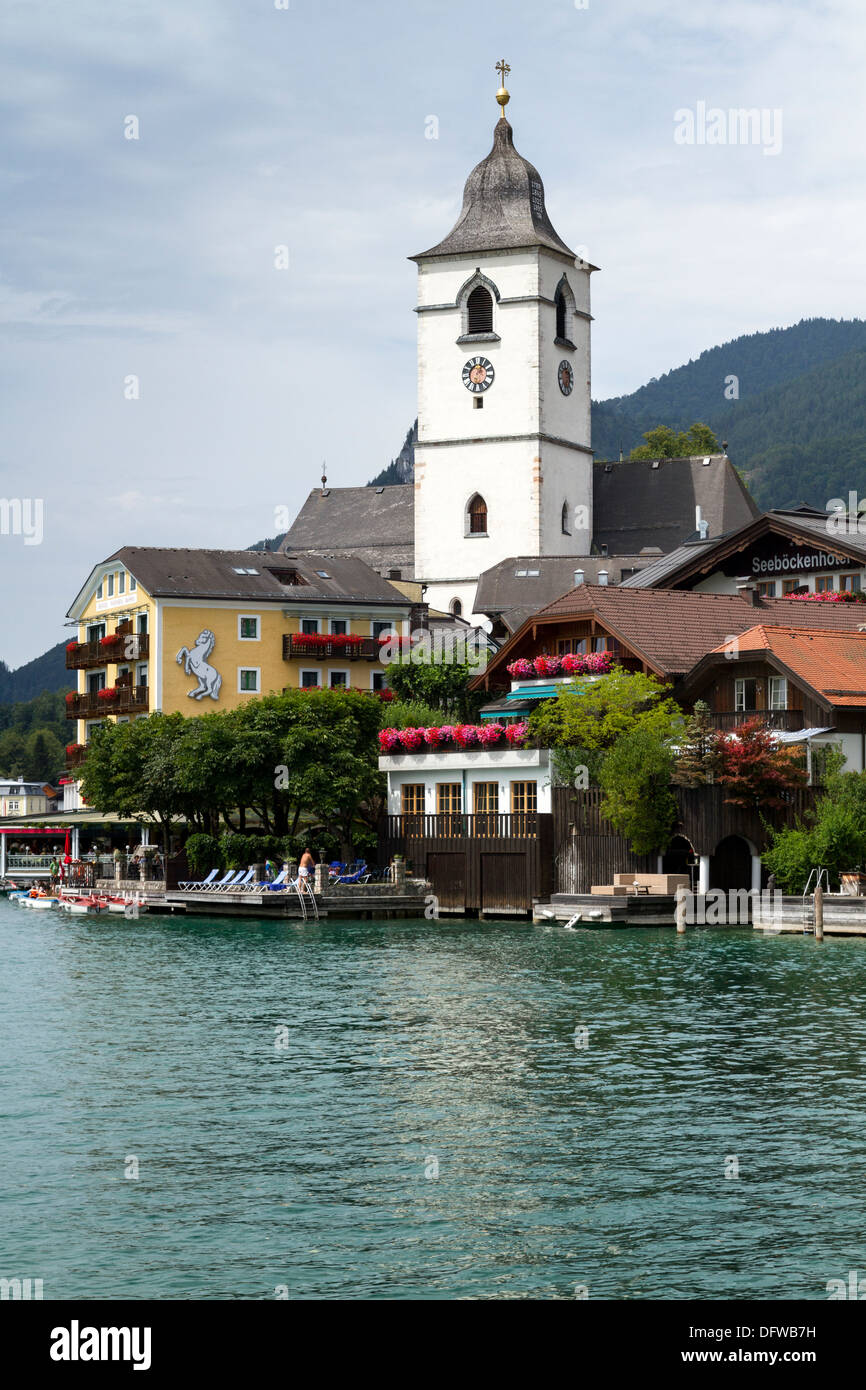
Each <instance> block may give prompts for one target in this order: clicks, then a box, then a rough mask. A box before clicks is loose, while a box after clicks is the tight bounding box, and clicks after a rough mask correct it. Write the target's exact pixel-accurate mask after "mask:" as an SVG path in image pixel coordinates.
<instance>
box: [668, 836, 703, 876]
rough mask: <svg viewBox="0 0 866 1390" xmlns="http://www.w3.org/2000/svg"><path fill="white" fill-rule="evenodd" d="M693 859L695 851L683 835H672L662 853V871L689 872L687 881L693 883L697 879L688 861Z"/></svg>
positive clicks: (672, 872) (669, 872) (670, 872)
mask: <svg viewBox="0 0 866 1390" xmlns="http://www.w3.org/2000/svg"><path fill="white" fill-rule="evenodd" d="M694 859H695V851H694V849H693V847H692V845H691V843H690V842H689V841H688V840H687V839H686V837H685V835H674V837H673V838H672V840H671V842H670V844H669V845H668V847H667V849H666V850H665V852H664V854H663V855H662V873H663V874H689V875H690V877H689V882H690V883H694V882H696V881H697V880H696V879H695V878H694V875H693V874H692V871H691V870H690V869H689V861H690V860H692V861H694Z"/></svg>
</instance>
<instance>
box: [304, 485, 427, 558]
mask: <svg viewBox="0 0 866 1390" xmlns="http://www.w3.org/2000/svg"><path fill="white" fill-rule="evenodd" d="M280 549H281V551H282V552H283V553H284V554H293V553H294V552H295V551H303V552H306V553H308V554H309V553H314V554H315V553H321V554H328V555H354V556H357V557H358V558H359V559H361V560H363V561H365V563H366V564H368V565H370V566H371V567H372V568H373V569H376V570H382V569H399V570H401V571H402V575H401V577H402V578H404V579H406V578H411V576H412V574H413V573H414V554H415V488H414V486H413V485H412V483H394V484H392V485H391V486H390V487H328V488H314V489H313V491H312V492H311V493H310V495H309V496H308V498H307V500H306V502H305V503H304V505H303V506H302V507H301V510H300V511H299V512H298V515H297V516H296V517H295V520H294V521H293V522H292V525H291V527H290V528H289V530H288V531H287V532H286V535H285V538H284V540H283V543H282V545H281V547H280Z"/></svg>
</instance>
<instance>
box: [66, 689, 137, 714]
mask: <svg viewBox="0 0 866 1390" xmlns="http://www.w3.org/2000/svg"><path fill="white" fill-rule="evenodd" d="M149 707H150V690H149V688H148V686H146V685H118V686H115V687H114V689H113V690H112V691H111V693H110V694H108V693H105V694H103V692H102V691H101V690H87V691H85V692H84V694H83V695H78V694H76V695H73V698H72V699H71V700H67V701H66V718H67V719H98V718H100V716H102V715H103V714H146V713H147V710H148V708H149Z"/></svg>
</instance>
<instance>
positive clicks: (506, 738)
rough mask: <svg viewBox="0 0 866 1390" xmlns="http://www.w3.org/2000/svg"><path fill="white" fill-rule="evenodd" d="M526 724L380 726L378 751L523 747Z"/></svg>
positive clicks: (523, 722)
mask: <svg viewBox="0 0 866 1390" xmlns="http://www.w3.org/2000/svg"><path fill="white" fill-rule="evenodd" d="M528 731H529V726H528V724H527V723H526V721H525V720H520V721H519V722H517V723H514V724H495V723H492V722H491V723H490V724H443V725H441V726H433V727H431V728H423V729H382V730H381V732H380V734H379V752H380V753H391V754H401V753H439V752H453V751H462V750H466V749H487V748H525V747H526V738H527V734H528Z"/></svg>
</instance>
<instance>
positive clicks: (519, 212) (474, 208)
mask: <svg viewBox="0 0 866 1390" xmlns="http://www.w3.org/2000/svg"><path fill="white" fill-rule="evenodd" d="M524 246H546V247H548V248H549V249H550V250H552V251H561V252H562V253H563V254H564V255H566V256H570V257H571V259H572V260H573V259H574V254H575V253H574V252H573V251H572V250H571V249H570V247H568V246H566V244H565V242H564V241H563V240H562V238H561V237H560V236H559V235H558V234H557V233H556V231H555V230H554V227H553V224H552V223H551V221H550V218H549V217H548V215H547V209H546V207H545V205H544V184H543V183H542V181H541V175H540V174H539V172H538V170H537V169H536V168H535V165H534V164H530V162H529V160H528V159H524V158H523V156H522V155H521V154H518V153H517V150H516V149H515V148H514V132H513V130H512V129H511V126H510V125H509V123H508V121H507V120H506V119H505V116H504V115H503V116H501V117H500V119H499V120H498V121H497V122H496V127H495V129H494V132H493V148H492V150H491V151H490V153H489V155H488V156H487V158H486V159H482V161H481V163H480V164H476V166H475V168H474V169H473V170H472V173H471V174H470V175H469V178H468V179H467V180H466V185H465V187H464V189H463V208H462V210H461V213H460V216H459V217H458V219H457V221H456V223H455V224H454V226H453V227H452V229H451V231H450V232H449V233H448V235H447V237H445V239H444V241H440V242H439V243H438V244H437V245H436V246H431V248H430V250H429V251H422V252H420V253H419V254H418V255H417V256H412V257H410V259H411V260H414V261H418V260H422V259H424V257H426V256H457V255H464V254H466V253H468V252H472V251H501V250H509V249H511V250H516V249H517V248H518V247H524Z"/></svg>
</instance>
